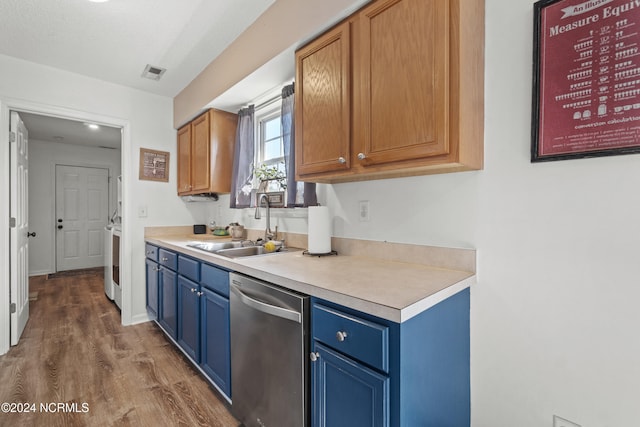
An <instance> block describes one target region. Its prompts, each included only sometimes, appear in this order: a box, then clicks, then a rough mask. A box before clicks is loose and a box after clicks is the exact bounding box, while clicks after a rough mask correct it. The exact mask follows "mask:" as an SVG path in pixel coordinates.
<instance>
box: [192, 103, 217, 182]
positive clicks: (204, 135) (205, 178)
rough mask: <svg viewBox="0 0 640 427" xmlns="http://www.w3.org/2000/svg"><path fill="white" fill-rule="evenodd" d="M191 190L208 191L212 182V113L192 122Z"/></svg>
mask: <svg viewBox="0 0 640 427" xmlns="http://www.w3.org/2000/svg"><path fill="white" fill-rule="evenodd" d="M191 137H192V138H193V139H192V140H191V191H193V192H196V193H200V192H208V190H209V185H210V183H211V169H212V168H211V166H212V164H211V150H210V145H211V114H210V113H205V114H203V115H201V116H200V117H198V118H196V119H195V120H194V121H192V122H191Z"/></svg>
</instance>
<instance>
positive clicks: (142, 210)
mask: <svg viewBox="0 0 640 427" xmlns="http://www.w3.org/2000/svg"><path fill="white" fill-rule="evenodd" d="M146 217H147V207H146V206H138V218H146Z"/></svg>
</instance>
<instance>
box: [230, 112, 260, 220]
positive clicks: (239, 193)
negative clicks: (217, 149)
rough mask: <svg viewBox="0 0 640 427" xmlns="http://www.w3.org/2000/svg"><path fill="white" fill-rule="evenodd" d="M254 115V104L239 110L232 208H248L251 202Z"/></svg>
mask: <svg viewBox="0 0 640 427" xmlns="http://www.w3.org/2000/svg"><path fill="white" fill-rule="evenodd" d="M253 117H254V106H253V105H250V106H248V107H247V108H243V109H241V110H240V111H239V112H238V129H237V131H236V146H235V151H234V154H233V171H232V173H231V197H230V199H231V200H230V207H232V208H247V207H249V206H250V204H251V179H252V176H253V157H254V155H255V154H254V137H253V134H254V126H253Z"/></svg>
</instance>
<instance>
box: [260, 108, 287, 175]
mask: <svg viewBox="0 0 640 427" xmlns="http://www.w3.org/2000/svg"><path fill="white" fill-rule="evenodd" d="M278 104H279V103H278ZM269 107H271V106H269ZM269 110H270V112H269V113H268V114H260V112H259V113H258V114H256V118H257V120H256V123H257V126H258V129H257V132H256V133H255V135H256V136H257V138H256V139H257V141H256V145H257V146H256V152H257V153H258V166H259V165H260V164H265V165H269V166H271V165H276V164H278V163H283V162H284V148H283V142H282V129H281V125H280V106H279V105H278V106H277V108H276V109H275V110H274V109H273V108H270V109H269ZM283 168H284V166H283Z"/></svg>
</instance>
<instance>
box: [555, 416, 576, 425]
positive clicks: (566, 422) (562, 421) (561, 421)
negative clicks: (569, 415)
mask: <svg viewBox="0 0 640 427" xmlns="http://www.w3.org/2000/svg"><path fill="white" fill-rule="evenodd" d="M553 427H580V424H576V423H574V422H571V421H569V420H565V419H564V418H561V417H559V416H557V415H554V416H553Z"/></svg>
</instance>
